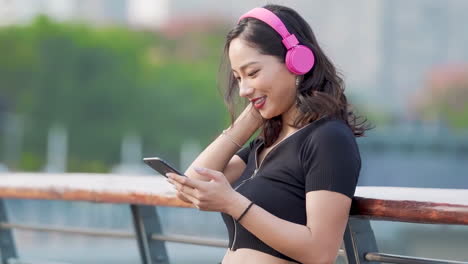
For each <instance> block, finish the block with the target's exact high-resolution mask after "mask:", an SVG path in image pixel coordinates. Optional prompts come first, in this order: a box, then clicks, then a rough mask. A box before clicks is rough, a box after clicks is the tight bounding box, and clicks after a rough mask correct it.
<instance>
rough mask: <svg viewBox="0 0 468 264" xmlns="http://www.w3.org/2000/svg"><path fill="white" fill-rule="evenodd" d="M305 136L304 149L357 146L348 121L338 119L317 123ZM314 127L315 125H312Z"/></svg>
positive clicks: (318, 121) (322, 120)
mask: <svg viewBox="0 0 468 264" xmlns="http://www.w3.org/2000/svg"><path fill="white" fill-rule="evenodd" d="M316 122H317V124H316V125H315V126H312V127H310V129H308V131H306V133H305V134H304V138H303V144H302V147H303V148H304V147H305V148H311V147H317V146H322V147H325V148H327V147H331V146H337V147H339V146H340V145H343V144H349V143H351V144H352V145H354V144H355V141H356V139H355V136H354V133H353V131H352V129H351V128H350V127H349V125H348V124H347V123H346V121H344V120H342V119H337V118H323V119H321V120H317V121H316ZM312 125H313V124H312Z"/></svg>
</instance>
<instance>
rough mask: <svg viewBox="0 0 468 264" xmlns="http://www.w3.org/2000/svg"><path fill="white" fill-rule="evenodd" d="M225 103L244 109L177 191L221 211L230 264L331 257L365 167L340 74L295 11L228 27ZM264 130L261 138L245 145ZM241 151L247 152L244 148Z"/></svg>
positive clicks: (259, 13) (279, 9) (262, 14)
mask: <svg viewBox="0 0 468 264" xmlns="http://www.w3.org/2000/svg"><path fill="white" fill-rule="evenodd" d="M225 55H226V57H227V58H228V61H229V65H230V73H229V76H230V78H229V83H228V85H227V86H228V89H227V91H226V101H227V102H228V104H229V106H230V109H233V107H232V106H233V101H234V98H235V95H236V94H237V93H238V94H239V95H240V96H241V97H243V98H245V99H248V101H249V104H248V105H247V107H246V108H245V110H244V111H243V112H242V113H241V114H240V115H239V116H238V117H237V118H236V119H235V120H234V118H233V120H234V121H233V122H232V124H231V126H230V127H229V128H227V129H226V130H224V131H223V133H221V135H220V136H219V137H218V138H216V139H215V140H214V141H213V142H212V143H211V144H210V145H209V146H208V147H207V148H206V149H205V150H204V151H203V152H202V153H201V154H200V155H199V156H198V157H197V158H196V159H195V161H194V162H193V163H192V164H191V165H190V167H189V168H188V169H187V171H186V172H185V175H186V176H188V177H183V176H180V175H176V174H172V173H168V175H167V176H169V180H168V181H169V182H171V183H172V184H174V185H175V187H176V189H177V192H178V197H179V198H181V199H183V200H185V201H187V202H190V203H193V205H194V206H195V207H197V208H199V209H200V210H204V211H218V212H221V213H222V217H223V220H224V222H225V224H226V226H227V229H228V233H229V249H228V250H227V252H226V255H225V256H224V259H223V261H222V263H223V264H238V263H243V264H249V263H252V264H253V263H255V264H262V263H264V264H283V263H333V262H334V261H335V259H336V257H337V253H338V250H339V247H340V245H341V243H342V239H343V233H344V230H345V227H346V223H347V220H348V215H349V210H350V206H351V200H352V197H353V195H354V191H355V188H356V183H357V180H358V177H359V172H360V169H361V159H360V154H359V150H358V146H357V144H356V141H355V137H357V136H362V135H363V133H364V132H365V130H366V129H367V128H366V127H364V124H363V123H361V124H358V122H357V121H356V120H357V119H356V116H355V115H354V114H353V112H352V111H351V110H350V109H349V106H348V103H347V100H346V96H345V95H344V85H343V81H342V79H341V78H340V77H339V75H338V74H337V72H336V70H335V67H334V66H333V64H332V63H331V62H330V60H329V59H328V58H327V57H326V56H325V54H324V53H323V51H322V50H321V48H320V47H319V45H318V43H317V40H316V38H315V36H314V34H313V32H312V30H311V28H310V26H309V25H308V24H307V22H306V21H305V20H304V19H303V18H302V17H301V16H300V15H299V14H298V13H297V12H295V11H294V10H292V9H290V8H287V7H284V6H278V5H266V6H264V7H263V8H255V9H252V10H251V11H249V12H247V13H246V14H244V15H243V16H241V18H240V19H239V21H238V24H237V25H236V26H235V27H234V28H233V29H232V30H231V31H230V32H229V33H228V35H227V39H226V45H225ZM258 129H261V131H260V133H259V134H258V136H257V137H256V138H255V139H254V140H252V141H251V142H250V143H249V144H248V145H247V146H245V147H244V148H242V149H241V147H242V145H244V144H245V143H246V142H247V141H248V139H249V138H250V137H251V136H252V135H253V134H254V133H255V132H256V131H257V130H258ZM239 149H240V150H239Z"/></svg>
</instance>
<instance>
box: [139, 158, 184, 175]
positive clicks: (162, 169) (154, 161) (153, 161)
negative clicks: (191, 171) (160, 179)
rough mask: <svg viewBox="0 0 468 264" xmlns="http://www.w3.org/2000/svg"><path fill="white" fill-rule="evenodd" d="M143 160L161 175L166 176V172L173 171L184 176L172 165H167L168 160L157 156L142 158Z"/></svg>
mask: <svg viewBox="0 0 468 264" xmlns="http://www.w3.org/2000/svg"><path fill="white" fill-rule="evenodd" d="M143 162H145V163H146V164H147V165H148V166H150V167H151V168H153V169H154V170H156V171H157V172H159V173H160V174H161V175H163V176H164V177H166V173H168V172H173V173H176V174H179V175H182V176H185V175H184V174H183V173H181V172H180V171H178V170H177V169H175V168H174V167H173V166H171V165H169V163H168V162H166V161H164V160H162V159H161V158H158V157H153V158H144V159H143Z"/></svg>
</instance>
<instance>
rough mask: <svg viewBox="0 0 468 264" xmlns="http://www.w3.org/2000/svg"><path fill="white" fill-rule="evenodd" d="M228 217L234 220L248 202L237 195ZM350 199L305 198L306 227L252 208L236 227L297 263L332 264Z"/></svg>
mask: <svg viewBox="0 0 468 264" xmlns="http://www.w3.org/2000/svg"><path fill="white" fill-rule="evenodd" d="M237 194H238V197H237V199H236V202H235V203H233V204H232V207H231V208H230V209H228V214H231V215H232V216H233V217H234V218H238V217H239V216H240V215H241V214H242V212H243V210H245V208H247V206H248V205H249V204H250V201H249V200H248V199H247V198H246V197H244V196H242V195H240V194H239V193H237ZM350 207H351V199H350V198H349V197H347V196H345V195H343V194H341V193H337V192H331V191H324V190H320V191H312V192H308V193H307V195H306V210H307V225H300V224H296V223H292V222H289V221H286V220H283V219H281V218H279V217H276V216H275V215H273V214H271V213H269V212H268V211H266V210H264V209H263V208H261V207H259V206H256V205H253V206H252V207H251V208H250V210H249V211H248V212H247V213H246V214H245V216H244V217H243V218H242V220H241V221H240V224H242V226H244V227H245V228H246V229H247V230H249V231H250V232H251V233H252V234H254V235H255V236H256V237H258V238H259V239H260V240H262V241H263V242H265V243H266V244H267V245H269V246H270V247H272V248H274V249H276V250H278V251H279V252H281V253H283V254H284V255H287V256H289V257H291V258H293V259H295V260H297V261H300V262H301V263H304V264H307V263H320V264H321V263H327V264H328V263H334V262H335V260H336V257H337V255H338V250H339V248H340V245H341V243H342V241H343V235H344V231H345V228H346V223H347V221H348V217H349V210H350Z"/></svg>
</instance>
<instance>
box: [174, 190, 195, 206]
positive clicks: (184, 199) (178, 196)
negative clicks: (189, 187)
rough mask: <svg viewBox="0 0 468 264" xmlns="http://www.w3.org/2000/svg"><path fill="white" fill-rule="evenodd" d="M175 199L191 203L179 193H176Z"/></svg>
mask: <svg viewBox="0 0 468 264" xmlns="http://www.w3.org/2000/svg"><path fill="white" fill-rule="evenodd" d="M176 197H177V198H179V199H180V200H182V201H184V202H186V203H192V201H190V200H189V199H187V198H185V196H184V195H183V194H182V193H181V192H177V195H176Z"/></svg>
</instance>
